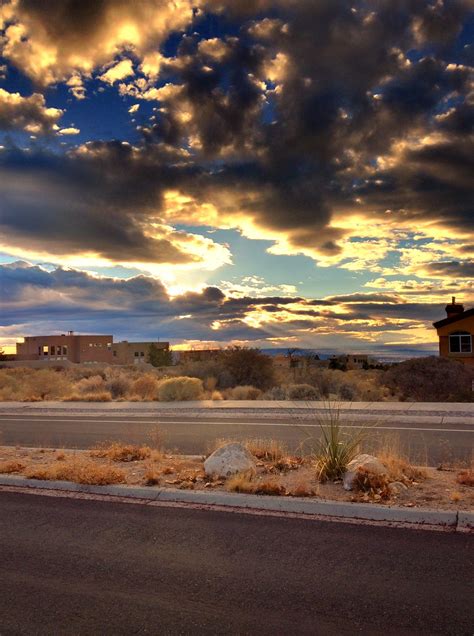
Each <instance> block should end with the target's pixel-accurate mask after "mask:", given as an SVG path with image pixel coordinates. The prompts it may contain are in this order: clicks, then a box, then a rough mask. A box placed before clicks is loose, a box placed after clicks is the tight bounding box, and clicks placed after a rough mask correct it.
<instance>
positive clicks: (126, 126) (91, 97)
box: [46, 80, 151, 143]
mask: <svg viewBox="0 0 474 636" xmlns="http://www.w3.org/2000/svg"><path fill="white" fill-rule="evenodd" d="M85 85H86V90H87V97H86V99H82V100H77V99H75V98H74V97H73V96H72V95H71V94H70V93H69V91H68V87H67V86H65V85H64V84H61V85H59V86H58V87H57V88H50V89H49V90H48V91H47V94H46V99H47V104H48V106H53V107H55V108H62V109H65V111H66V112H65V114H64V115H63V117H62V118H61V120H60V122H59V125H60V127H61V128H67V127H68V126H71V125H72V124H74V126H75V127H76V128H79V130H80V131H81V132H80V134H79V135H75V136H74V142H75V143H77V142H79V143H81V142H85V141H91V140H104V141H107V140H111V139H121V140H125V141H129V142H130V143H135V142H136V141H138V139H139V133H138V132H137V130H136V124H134V123H132V121H131V120H132V118H131V117H130V114H129V112H128V108H130V106H131V105H132V103H136V101H137V100H134V99H130V100H124V99H123V98H122V97H121V96H120V95H119V93H118V91H117V87H116V86H109V85H107V84H105V83H104V82H101V81H100V80H90V81H88V82H86V84H85ZM99 89H100V90H99ZM128 101H130V103H128ZM146 110H147V111H148V110H149V111H150V113H151V107H150V108H147V109H146Z"/></svg>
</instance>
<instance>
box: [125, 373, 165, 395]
mask: <svg viewBox="0 0 474 636" xmlns="http://www.w3.org/2000/svg"><path fill="white" fill-rule="evenodd" d="M158 386H159V382H158V379H157V377H156V376H155V375H153V374H151V373H145V374H144V375H142V376H140V377H139V378H137V379H136V380H135V382H133V384H132V386H131V388H130V393H131V394H133V395H137V396H139V397H140V398H141V399H142V400H150V401H151V400H155V399H156V397H157V394H158Z"/></svg>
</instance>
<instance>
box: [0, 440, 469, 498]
mask: <svg viewBox="0 0 474 636" xmlns="http://www.w3.org/2000/svg"><path fill="white" fill-rule="evenodd" d="M148 451H150V449H148ZM98 454H99V455H100V454H103V452H101V451H97V450H95V451H94V450H92V451H73V450H64V449H44V448H20V447H10V446H0V473H3V474H15V475H24V476H29V477H30V478H38V479H43V478H47V479H61V478H62V479H67V480H69V481H80V482H81V483H124V484H127V485H140V486H143V485H149V486H150V488H153V487H155V488H157V487H159V488H180V489H192V490H205V489H212V490H228V489H229V485H230V484H229V483H227V484H226V482H225V480H210V479H209V478H208V477H207V476H206V475H205V473H204V469H203V459H204V458H203V457H195V456H180V455H171V454H168V453H162V452H160V451H151V454H150V456H148V457H146V458H144V459H133V458H132V455H130V454H129V455H127V454H126V453H125V454H123V453H122V455H121V457H120V459H118V456H117V453H115V459H112V458H111V454H110V453H109V456H105V457H100V456H97V455H98ZM112 455H113V453H112ZM78 468H80V469H81V472H80V475H81V476H80V477H79V478H77V477H76V476H75V472H74V471H76V469H78ZM64 469H67V470H69V472H71V469H73V474H72V476H70V475H69V474H67V476H66V477H64V475H63V473H64ZM45 470H46V471H47V472H48V471H49V472H48V476H47V477H45V476H44V472H45ZM76 472H77V471H76ZM109 473H110V474H109ZM422 473H423V477H421V478H419V479H418V480H416V481H408V482H406V483H407V484H408V486H407V487H406V488H402V487H400V488H399V489H398V492H396V493H391V494H390V496H389V497H388V498H386V499H385V498H383V497H380V496H379V495H377V493H376V492H373V491H372V492H355V491H350V492H348V491H346V490H344V489H343V487H342V483H341V482H340V481H339V482H326V483H319V482H318V481H317V479H316V476H315V469H314V466H313V465H312V464H311V463H310V462H309V461H301V460H296V459H291V458H285V460H284V461H283V462H280V463H278V462H277V463H275V462H272V461H257V475H256V477H255V478H254V479H253V481H252V483H253V484H254V487H255V489H256V490H257V493H260V494H280V495H282V496H305V497H310V498H315V499H319V500H327V501H361V502H367V503H370V502H374V503H379V504H384V505H387V506H406V507H416V508H439V509H443V510H455V509H456V510H457V509H464V510H470V509H473V508H474V487H473V486H468V485H463V484H460V483H458V482H457V481H456V477H457V475H458V473H459V470H458V469H454V468H451V469H444V470H439V469H435V468H423V469H422ZM104 475H105V477H104ZM110 475H112V477H111V476H110Z"/></svg>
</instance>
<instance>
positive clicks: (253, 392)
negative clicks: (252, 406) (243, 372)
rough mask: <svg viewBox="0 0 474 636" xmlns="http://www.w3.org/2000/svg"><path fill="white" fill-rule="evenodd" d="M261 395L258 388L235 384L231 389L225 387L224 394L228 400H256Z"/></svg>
mask: <svg viewBox="0 0 474 636" xmlns="http://www.w3.org/2000/svg"><path fill="white" fill-rule="evenodd" d="M261 395H262V392H261V391H260V389H257V388H255V387H254V386H247V385H243V386H235V387H234V388H233V389H227V390H226V392H225V396H226V398H227V399H228V400H258V398H259V397H260V396H261Z"/></svg>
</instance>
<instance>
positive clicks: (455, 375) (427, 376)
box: [383, 357, 474, 402]
mask: <svg viewBox="0 0 474 636" xmlns="http://www.w3.org/2000/svg"><path fill="white" fill-rule="evenodd" d="M473 379H474V369H469V368H468V367H467V365H465V364H463V363H462V362H458V361H457V360H450V359H448V358H438V357H429V358H414V359H412V360H405V361H404V362H400V363H399V364H396V365H393V366H392V367H391V368H390V369H389V370H388V371H386V372H385V374H384V376H383V381H384V383H385V384H386V385H387V387H388V388H389V389H390V390H391V392H392V393H393V394H395V395H399V396H400V399H402V400H413V401H416V402H471V401H472V390H471V388H472V380H473Z"/></svg>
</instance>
